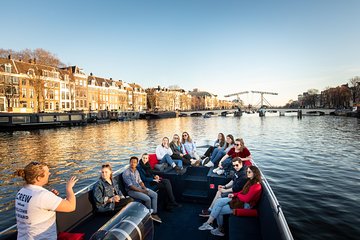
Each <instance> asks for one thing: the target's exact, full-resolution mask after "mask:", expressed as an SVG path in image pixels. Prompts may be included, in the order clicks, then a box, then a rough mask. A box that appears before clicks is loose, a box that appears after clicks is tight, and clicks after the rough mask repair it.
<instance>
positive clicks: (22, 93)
mask: <svg viewBox="0 0 360 240" xmlns="http://www.w3.org/2000/svg"><path fill="white" fill-rule="evenodd" d="M21 96H22V97H23V98H26V88H22V89H21Z"/></svg>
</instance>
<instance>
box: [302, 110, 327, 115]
mask: <svg viewBox="0 0 360 240" xmlns="http://www.w3.org/2000/svg"><path fill="white" fill-rule="evenodd" d="M304 115H305V116H322V115H325V113H323V112H319V111H309V112H306V113H305V114H304Z"/></svg>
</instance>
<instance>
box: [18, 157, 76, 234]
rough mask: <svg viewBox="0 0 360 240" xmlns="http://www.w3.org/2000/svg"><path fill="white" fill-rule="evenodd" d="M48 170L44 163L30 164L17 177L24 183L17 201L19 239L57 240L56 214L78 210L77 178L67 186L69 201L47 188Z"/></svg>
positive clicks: (73, 178)
mask: <svg viewBox="0 0 360 240" xmlns="http://www.w3.org/2000/svg"><path fill="white" fill-rule="evenodd" d="M50 174H51V173H50V171H49V167H48V165H47V164H46V163H43V162H31V163H29V164H28V165H26V166H25V168H24V169H21V170H18V171H17V175H18V176H21V177H22V178H23V179H24V180H25V183H26V184H25V186H24V187H23V188H21V189H20V191H19V192H18V193H17V194H16V198H15V212H16V224H17V230H18V233H17V234H18V235H17V238H18V239H56V238H57V229H56V213H55V212H72V211H75V208H76V197H75V194H74V191H73V187H74V185H75V183H76V182H77V181H78V179H77V178H76V177H74V176H73V177H71V178H70V180H69V181H68V182H67V183H66V199H62V198H61V197H59V196H57V195H58V194H59V192H58V191H56V190H54V189H52V190H51V191H49V190H47V189H45V188H44V185H46V184H47V183H48V182H49V176H50Z"/></svg>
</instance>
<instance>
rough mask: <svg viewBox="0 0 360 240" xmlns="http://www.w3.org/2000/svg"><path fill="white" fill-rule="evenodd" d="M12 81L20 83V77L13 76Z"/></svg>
mask: <svg viewBox="0 0 360 240" xmlns="http://www.w3.org/2000/svg"><path fill="white" fill-rule="evenodd" d="M11 82H12V83H13V84H19V78H18V77H11Z"/></svg>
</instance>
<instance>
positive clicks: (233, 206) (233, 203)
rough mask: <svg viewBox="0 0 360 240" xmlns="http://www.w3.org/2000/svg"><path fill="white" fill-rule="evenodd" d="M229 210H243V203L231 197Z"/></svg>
mask: <svg viewBox="0 0 360 240" xmlns="http://www.w3.org/2000/svg"><path fill="white" fill-rule="evenodd" d="M229 205H230V208H231V209H237V208H244V203H243V202H242V201H240V199H239V198H237V197H233V198H232V199H231V201H230V202H229Z"/></svg>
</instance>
